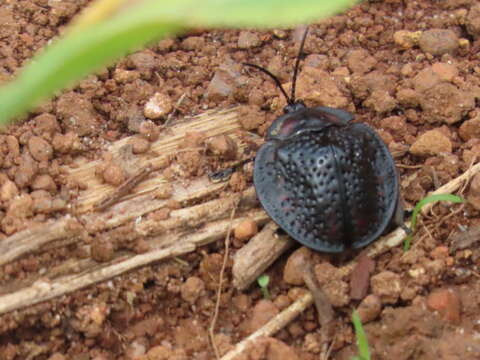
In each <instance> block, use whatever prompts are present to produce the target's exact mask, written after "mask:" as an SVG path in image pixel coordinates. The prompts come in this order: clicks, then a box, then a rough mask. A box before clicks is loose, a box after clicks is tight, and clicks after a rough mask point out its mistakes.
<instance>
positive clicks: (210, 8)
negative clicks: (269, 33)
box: [0, 0, 354, 125]
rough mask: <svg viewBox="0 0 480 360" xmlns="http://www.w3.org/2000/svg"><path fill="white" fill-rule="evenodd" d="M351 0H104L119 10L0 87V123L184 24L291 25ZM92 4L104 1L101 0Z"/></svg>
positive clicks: (74, 33)
mask: <svg viewBox="0 0 480 360" xmlns="http://www.w3.org/2000/svg"><path fill="white" fill-rule="evenodd" d="M353 3H354V2H353V1H352V0H335V1H332V0H296V1H291V0H202V1H201V5H199V1H198V0H170V1H167V0H163V1H160V0H136V1H123V2H122V1H119V2H112V1H108V0H103V5H105V4H107V7H108V6H117V7H118V8H114V9H113V10H112V11H107V12H105V13H101V12H99V14H100V16H96V17H95V16H94V17H93V19H94V20H93V21H85V22H83V23H81V24H80V25H79V24H76V25H73V29H72V30H71V31H67V32H66V34H65V37H64V38H62V39H60V40H58V41H54V43H53V44H52V45H50V46H48V47H47V48H46V49H45V50H44V51H42V52H41V53H40V54H38V55H37V56H36V57H35V58H34V59H33V60H32V61H31V62H30V63H29V64H28V65H27V66H26V67H25V68H24V69H23V70H22V71H21V72H20V74H19V76H18V78H17V79H16V80H15V81H14V82H12V83H10V84H7V85H6V86H3V87H2V88H0V125H5V124H6V123H7V121H8V120H10V119H11V118H12V117H14V116H18V115H20V114H22V113H23V112H25V111H26V110H29V109H31V108H32V107H33V106H35V105H37V104H38V103H39V102H40V101H41V100H43V99H46V98H48V97H50V96H51V95H52V94H54V93H55V92H56V91H58V90H60V89H63V88H65V87H66V86H70V85H73V84H74V83H75V82H77V81H78V80H80V79H81V78H82V77H84V76H86V75H87V74H89V73H91V72H93V71H95V70H98V69H100V68H101V67H102V66H105V65H107V64H110V63H112V62H113V61H114V60H116V59H118V58H120V57H121V56H124V55H126V54H128V53H129V52H131V51H134V50H137V49H139V48H140V47H142V46H145V45H146V44H148V43H149V42H151V41H154V40H158V39H161V38H164V37H167V36H172V35H173V34H177V33H179V32H180V31H182V30H184V29H186V28H187V27H192V26H201V27H224V26H229V27H247V26H248V27H259V28H260V27H261V28H266V27H274V26H291V25H294V24H299V23H304V22H309V21H313V20H318V19H320V18H322V17H325V16H329V15H331V14H333V13H335V12H338V11H340V10H342V9H344V8H346V7H347V6H348V5H352V4H353ZM94 4H96V5H98V4H100V5H102V1H100V2H99V3H94ZM112 4H113V5H112ZM97 15H98V14H97ZM90 20H91V19H90Z"/></svg>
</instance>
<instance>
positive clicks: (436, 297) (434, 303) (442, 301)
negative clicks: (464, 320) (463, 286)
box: [427, 289, 461, 324]
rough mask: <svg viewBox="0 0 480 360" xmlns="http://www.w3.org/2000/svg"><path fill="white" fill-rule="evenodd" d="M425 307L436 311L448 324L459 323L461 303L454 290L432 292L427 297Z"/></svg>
mask: <svg viewBox="0 0 480 360" xmlns="http://www.w3.org/2000/svg"><path fill="white" fill-rule="evenodd" d="M427 306H428V308H429V309H430V310H434V311H438V312H439V313H440V315H441V316H442V318H443V319H444V320H446V321H448V322H449V323H451V324H459V323H460V312H461V303H460V298H459V297H458V295H457V293H456V292H455V291H454V290H452V289H439V290H434V291H433V292H432V293H430V295H428V297H427Z"/></svg>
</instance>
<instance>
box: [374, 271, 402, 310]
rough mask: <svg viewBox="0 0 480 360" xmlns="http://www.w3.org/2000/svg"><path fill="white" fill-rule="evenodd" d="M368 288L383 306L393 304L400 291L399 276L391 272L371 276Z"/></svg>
mask: <svg viewBox="0 0 480 360" xmlns="http://www.w3.org/2000/svg"><path fill="white" fill-rule="evenodd" d="M370 286H371V288H372V292H373V294H374V295H376V296H378V297H379V298H380V300H381V301H382V303H383V304H395V303H396V302H397V301H398V298H399V297H400V293H401V291H402V282H401V279H400V276H399V275H398V274H396V273H394V272H391V271H383V272H381V273H378V274H376V275H374V276H372V278H371V279H370Z"/></svg>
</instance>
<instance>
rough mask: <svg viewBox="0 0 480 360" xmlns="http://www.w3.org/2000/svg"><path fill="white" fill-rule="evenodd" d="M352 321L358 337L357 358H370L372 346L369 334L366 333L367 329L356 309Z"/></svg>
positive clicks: (365, 359)
mask: <svg viewBox="0 0 480 360" xmlns="http://www.w3.org/2000/svg"><path fill="white" fill-rule="evenodd" d="M352 323H353V327H354V328H355V335H356V337H357V345H358V354H359V356H357V357H356V358H357V359H361V360H370V359H371V357H370V347H369V345H368V339H367V334H365V330H364V329H363V325H362V321H361V320H360V317H359V316H358V313H357V311H356V310H354V311H353V313H352Z"/></svg>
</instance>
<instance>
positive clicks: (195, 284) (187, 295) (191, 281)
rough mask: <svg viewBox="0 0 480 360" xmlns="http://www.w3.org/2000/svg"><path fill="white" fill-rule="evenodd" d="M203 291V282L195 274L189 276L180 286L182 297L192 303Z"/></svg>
mask: <svg viewBox="0 0 480 360" xmlns="http://www.w3.org/2000/svg"><path fill="white" fill-rule="evenodd" d="M204 292H205V283H204V282H203V280H202V279H200V278H199V277H196V276H191V277H189V278H188V279H187V281H185V283H184V284H183V285H182V286H181V287H180V294H181V296H182V299H183V300H185V301H186V302H188V303H190V304H194V303H195V301H197V299H198V298H199V297H200V295H202V293H204Z"/></svg>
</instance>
